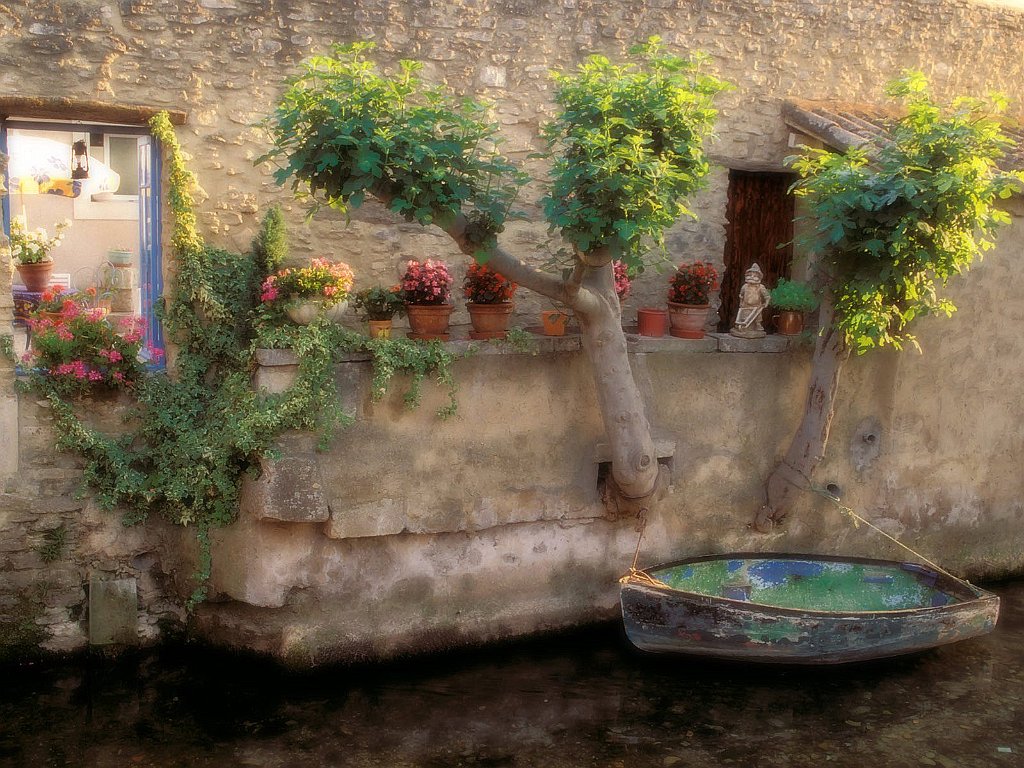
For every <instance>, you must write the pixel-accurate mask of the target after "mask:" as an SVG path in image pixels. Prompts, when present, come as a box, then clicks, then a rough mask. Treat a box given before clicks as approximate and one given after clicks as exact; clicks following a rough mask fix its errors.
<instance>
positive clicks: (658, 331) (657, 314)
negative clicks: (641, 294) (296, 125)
mask: <svg viewBox="0 0 1024 768" xmlns="http://www.w3.org/2000/svg"><path fill="white" fill-rule="evenodd" d="M636 324H637V328H638V330H639V332H640V335H641V336H654V337H658V336H664V335H665V331H666V330H667V329H668V312H667V311H666V310H664V309H653V308H651V307H641V308H640V309H638V310H637V311H636Z"/></svg>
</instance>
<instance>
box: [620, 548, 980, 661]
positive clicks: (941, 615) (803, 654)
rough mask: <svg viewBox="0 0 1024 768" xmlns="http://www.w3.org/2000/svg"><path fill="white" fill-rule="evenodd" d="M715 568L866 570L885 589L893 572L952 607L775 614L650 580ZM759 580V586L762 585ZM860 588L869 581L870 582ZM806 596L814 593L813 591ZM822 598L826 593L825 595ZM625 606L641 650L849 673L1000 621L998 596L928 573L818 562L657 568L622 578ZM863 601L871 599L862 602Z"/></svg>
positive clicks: (906, 566) (782, 558) (770, 559)
mask: <svg viewBox="0 0 1024 768" xmlns="http://www.w3.org/2000/svg"><path fill="white" fill-rule="evenodd" d="M719 561H722V562H726V563H729V564H730V565H731V564H735V563H741V564H745V563H749V562H754V563H757V564H758V566H757V567H760V566H763V564H765V563H768V564H770V565H772V566H774V567H775V569H776V570H781V569H785V568H789V569H790V570H799V569H797V568H796V567H795V565H794V564H802V565H805V566H806V564H807V563H813V564H814V565H816V566H817V565H819V564H822V567H823V568H824V569H826V571H828V572H832V571H835V570H837V569H838V570H842V569H845V568H856V567H859V568H861V571H858V572H857V573H872V574H873V573H876V572H877V573H879V574H882V575H880V576H878V577H877V580H878V581H880V582H883V581H884V579H886V578H890V579H891V578H892V577H890V576H888V575H886V574H887V573H895V574H896V575H897V576H900V575H902V576H903V578H907V579H913V580H914V582H920V584H921V585H922V594H925V595H927V599H928V600H929V601H930V602H933V603H934V602H938V603H941V602H943V601H946V604H938V605H936V604H924V605H918V606H911V607H900V608H898V609H895V610H851V609H850V606H849V605H844V606H843V607H842V609H835V608H831V607H830V606H829V605H828V603H829V602H831V601H830V600H829V599H827V598H825V597H823V598H822V603H823V604H822V605H821V606H815V605H814V602H813V598H807V600H808V602H809V604H808V605H804V606H801V607H779V606H773V605H765V604H761V603H758V602H753V601H752V600H750V599H749V598H747V597H745V596H743V594H742V592H743V590H737V588H736V587H735V586H729V585H725V586H724V588H723V591H725V592H726V594H730V595H731V597H724V596H716V595H708V594H699V593H697V592H692V591H685V590H682V589H679V588H673V587H671V586H668V585H666V584H658V583H653V582H651V581H649V580H648V579H646V578H644V574H646V575H648V576H649V575H652V574H653V575H654V578H655V579H656V578H657V577H658V576H659V575H665V574H673V573H679V572H681V571H680V570H679V569H682V571H687V570H690V571H692V567H693V566H698V567H699V564H707V563H717V562H719ZM865 568H867V569H869V570H866V571H865V570H864V569H865ZM882 568H886V569H889V570H888V571H882V570H880V569H882ZM673 569H675V570H673ZM829 569H831V570H829ZM894 569H898V570H894ZM737 570H739V569H737ZM804 570H807V569H806V568H804ZM762 571H767V567H762ZM803 578H805V582H804V584H803V585H798V586H804V585H806V583H807V580H809V579H810V578H813V577H803ZM873 578H874V577H873ZM794 579H795V580H796V579H798V577H796V576H794ZM754 580H755V581H757V579H756V576H755V579H754ZM863 581H865V582H867V581H869V579H868V578H867V577H864V578H863ZM924 585H927V592H925V591H924V589H925V587H924ZM869 586H871V585H869ZM730 590H731V591H730ZM746 591H749V588H747V590H746ZM803 591H804V592H806V593H808V594H812V595H813V594H814V591H813V590H807V589H804V590H803ZM818 592H820V593H822V594H825V591H824V590H818ZM936 595H938V596H939V597H938V598H936V597H935V596H936ZM736 597H739V599H734V598H736ZM858 599H859V596H858ZM872 599H874V600H876V601H877V599H878V598H877V596H875V597H873V598H872ZM885 599H887V600H888V599H889V598H888V597H886V598H885ZM922 599H923V598H922ZM620 600H621V604H622V617H623V622H624V625H625V629H626V634H627V636H628V637H629V639H630V641H631V642H632V643H633V644H634V645H635V646H636V647H637V648H640V649H641V650H644V651H650V652H654V653H682V654H688V655H695V656H705V657H714V658H719V659H729V660H738V661H753V662H761V663H780V664H843V663H849V662H857V661H866V660H870V659H878V658H884V657H888V656H898V655H901V654H906V653H914V652H917V651H922V650H926V649H928V648H934V647H936V646H939V645H944V644H947V643H954V642H958V641H960V640H966V639H968V638H971V637H976V636H979V635H983V634H985V633H987V632H989V631H991V630H992V629H993V628H994V627H995V624H996V621H997V619H998V615H999V598H998V597H997V596H996V595H994V594H992V593H990V592H987V591H985V590H981V589H978V588H976V587H974V586H972V585H970V584H967V583H966V582H962V581H959V580H957V579H953V578H951V577H947V576H944V575H942V574H940V573H937V572H935V571H932V570H929V569H927V568H923V567H921V566H918V565H915V564H910V563H897V562H893V561H882V560H867V559H863V558H833V557H824V556H820V555H770V556H766V555H763V554H760V555H759V554H735V555H720V556H712V557H705V558H694V559H691V560H684V561H679V562H677V563H670V564H667V565H663V566H655V567H654V568H649V569H647V570H646V571H643V572H641V574H640V575H639V576H631V577H626V578H624V579H623V583H622V586H621V592H620ZM837 602H839V603H843V602H849V600H846V601H844V600H838V601H837ZM863 602H865V603H870V602H871V600H870V599H868V598H867V597H865V598H864V599H863ZM911 602H912V601H911Z"/></svg>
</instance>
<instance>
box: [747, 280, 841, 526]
mask: <svg viewBox="0 0 1024 768" xmlns="http://www.w3.org/2000/svg"><path fill="white" fill-rule="evenodd" d="M834 319H835V310H834V308H833V305H832V299H831V296H829V294H828V292H827V291H826V294H825V299H824V300H823V301H822V303H821V309H820V311H819V313H818V322H819V327H820V328H821V329H822V331H821V335H820V336H818V340H817V342H816V343H815V345H814V357H813V359H812V362H811V381H810V386H809V389H808V393H807V404H806V406H805V408H804V415H803V418H802V420H801V422H800V427H799V429H797V431H796V434H795V435H794V436H793V441H792V442H791V443H790V445H789V450H787V451H786V455H785V457H784V458H783V459H782V461H781V462H780V463H779V464H778V466H776V467H775V469H774V470H772V473H771V474H770V475H769V476H768V481H767V483H766V486H765V491H766V497H767V498H766V503H765V505H764V506H763V507H761V509H760V510H758V513H757V515H756V517H755V518H754V528H756V529H757V530H758V531H760V532H761V533H767V532H768V531H770V530H771V529H772V528H773V527H774V526H775V525H778V524H780V523H782V521H783V520H785V518H786V515H787V514H789V510H790V507H791V506H792V503H793V498H794V496H795V495H796V492H797V491H798V490H804V489H807V488H808V487H809V486H810V482H811V476H812V475H813V474H814V470H815V469H817V467H818V464H820V463H821V460H822V458H824V456H825V449H826V447H827V446H828V436H829V431H830V430H831V428H832V417H833V416H834V415H835V401H836V391H837V390H838V388H839V376H840V374H841V373H842V370H843V365H844V364H845V363H846V361H847V359H848V358H849V357H850V348H849V347H848V346H847V345H846V340H845V337H844V336H843V333H842V331H840V330H838V329H836V328H835V323H834Z"/></svg>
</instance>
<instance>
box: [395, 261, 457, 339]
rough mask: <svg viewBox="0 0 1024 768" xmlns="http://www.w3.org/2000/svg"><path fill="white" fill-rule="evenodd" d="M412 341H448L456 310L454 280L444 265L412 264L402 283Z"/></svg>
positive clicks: (439, 262) (434, 262)
mask: <svg viewBox="0 0 1024 768" xmlns="http://www.w3.org/2000/svg"><path fill="white" fill-rule="evenodd" d="M401 288H402V296H403V297H404V298H405V311H406V314H407V315H408V316H409V329H410V330H409V338H410V339H420V340H424V341H429V340H431V339H438V340H440V341H448V326H449V323H450V321H451V316H452V310H453V309H454V307H453V306H452V303H451V298H452V276H451V274H450V273H449V272H448V265H447V264H445V263H444V262H443V261H433V260H431V259H427V260H426V261H424V262H422V263H421V262H418V261H410V262H409V263H408V264H407V265H406V268H405V274H404V275H403V276H402V282H401Z"/></svg>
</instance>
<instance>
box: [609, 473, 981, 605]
mask: <svg viewBox="0 0 1024 768" xmlns="http://www.w3.org/2000/svg"><path fill="white" fill-rule="evenodd" d="M804 490H805V491H810V492H811V493H816V494H817V495H819V496H822V497H824V498H825V499H828V500H829V501H831V502H832V503H833V504H834V505H835V506H836V509H838V510H839V512H840V513H841V514H843V515H845V516H846V517H848V518H850V522H852V523H853V527H854V528H860V526H861V524H862V523H863V524H864V525H866V526H867V527H868V528H870V529H871V530H873V531H875V532H876V533H880V534H881V535H882V536H884V537H885V538H887V539H889V541H891V542H892V543H893V544H895V545H896V546H898V547H901V548H903V549H905V550H906V551H907V552H909V553H910V554H912V555H913V556H914V557H916V558H917V559H918V560H921V561H923V562H924V563H925V564H926V565H929V566H931V567H932V568H934V569H935V570H936V571H938V572H939V573H941V574H944V575H946V576H948V577H949V578H951V579H953V580H954V581H962V582H964V583H965V584H970V582H969V581H968V580H967V579H964V578H961V577H960V576H957V575H955V574H953V573H950V572H949V571H947V570H946V569H945V568H943V567H942V566H941V565H939V564H938V563H935V562H932V561H931V560H929V559H928V558H927V557H925V556H924V555H922V554H921V553H920V552H918V551H917V550H916V549H913V548H912V547H909V546H907V545H906V544H904V543H903V542H902V541H900V540H899V539H897V538H896V537H895V536H892V535H890V534H888V533H886V532H885V531H883V530H882V529H881V528H879V527H878V526H877V525H875V524H874V523H872V522H871V521H870V520H868V519H867V518H866V517H864V516H863V515H860V514H858V513H857V512H856V511H855V510H854V509H852V508H851V507H848V506H847V505H845V504H843V503H842V502H840V501H839V499H838V498H836V497H835V496H833V495H832V494H831V493H829V492H828V491H827V490H825V489H823V488H816V487H815V486H813V485H810V484H808V485H807V486H805V487H804ZM647 512H648V509H647V508H646V507H644V508H642V509H641V510H640V512H639V513H638V514H637V517H639V518H640V527H639V533H638V535H637V537H636V549H635V550H634V551H633V563H632V565H630V566H629V572H628V573H626V574H624V575H623V576H621V577H620V578H619V583H620V584H625V583H627V582H630V581H633V582H639V583H641V584H646V585H648V586H651V587H669V585H668V584H666V583H665V582H663V581H659V580H658V579H656V578H654V577H653V576H651V575H650V574H649V573H647V572H646V571H642V570H640V569H638V568H637V567H636V566H637V562H639V560H640V544H641V543H642V542H643V540H644V531H645V530H646V529H647ZM669 588H670V589H671V587H669Z"/></svg>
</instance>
